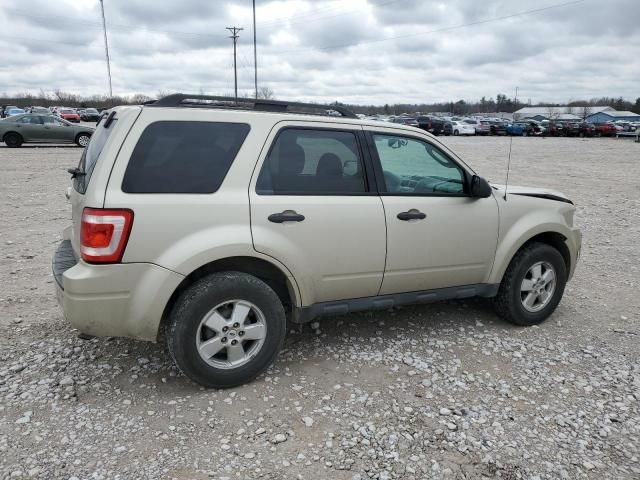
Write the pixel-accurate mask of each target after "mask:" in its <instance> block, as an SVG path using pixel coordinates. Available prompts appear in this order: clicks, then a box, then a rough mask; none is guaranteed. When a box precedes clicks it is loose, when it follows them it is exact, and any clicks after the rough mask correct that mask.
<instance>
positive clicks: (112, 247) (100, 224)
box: [80, 208, 133, 263]
mask: <svg viewBox="0 0 640 480" xmlns="http://www.w3.org/2000/svg"><path fill="white" fill-rule="evenodd" d="M132 223H133V212H132V211H131V210H127V209H121V208H117V209H115V208H114V209H101V208H85V209H84V210H83V211H82V224H81V226H80V256H81V257H82V259H83V260H84V261H85V262H88V263H118V262H120V260H122V255H123V254H124V249H125V247H126V245H127V240H128V239H129V233H130V232H131V225H132Z"/></svg>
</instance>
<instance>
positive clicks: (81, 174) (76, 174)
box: [67, 167, 86, 178]
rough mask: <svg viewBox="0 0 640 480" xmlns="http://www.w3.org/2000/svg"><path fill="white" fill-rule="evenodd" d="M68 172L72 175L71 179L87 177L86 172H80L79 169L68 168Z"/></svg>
mask: <svg viewBox="0 0 640 480" xmlns="http://www.w3.org/2000/svg"><path fill="white" fill-rule="evenodd" d="M67 172H69V173H70V174H71V178H76V177H84V176H85V175H86V172H84V171H83V170H80V169H79V168H78V167H76V168H68V169H67Z"/></svg>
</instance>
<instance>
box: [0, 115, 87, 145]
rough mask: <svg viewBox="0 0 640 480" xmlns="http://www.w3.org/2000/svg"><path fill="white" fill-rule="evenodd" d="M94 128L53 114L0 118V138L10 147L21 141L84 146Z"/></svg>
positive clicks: (19, 143) (20, 143)
mask: <svg viewBox="0 0 640 480" xmlns="http://www.w3.org/2000/svg"><path fill="white" fill-rule="evenodd" d="M94 130H95V128H93V127H85V126H81V125H72V124H71V123H69V122H67V121H66V120H62V119H61V118H57V117H55V116H53V115H39V114H24V115H16V116H13V117H8V118H5V119H3V120H0V140H2V141H3V142H4V143H6V145H7V147H11V148H17V147H20V146H21V145H22V144H23V143H75V144H77V145H79V146H81V147H86V146H87V145H89V140H90V139H91V135H93V132H94Z"/></svg>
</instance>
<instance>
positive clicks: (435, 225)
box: [367, 129, 498, 295]
mask: <svg viewBox="0 0 640 480" xmlns="http://www.w3.org/2000/svg"><path fill="white" fill-rule="evenodd" d="M385 130H386V132H385V131H379V132H368V133H367V138H368V142H369V145H370V149H371V150H372V152H373V157H374V158H373V163H374V170H375V171H376V179H377V183H378V186H379V189H380V195H381V197H382V201H383V203H384V209H385V214H386V220H387V261H386V268H385V273H384V280H383V282H382V289H381V291H380V294H382V295H384V294H392V293H402V292H411V291H420V290H430V289H435V288H444V287H453V286H461V285H472V284H479V283H483V282H485V281H486V279H487V277H488V275H489V273H490V270H491V267H492V265H493V260H494V256H495V251H496V245H497V240H498V205H497V203H496V201H495V199H494V198H493V196H491V197H489V198H471V197H470V196H469V194H468V182H469V180H470V179H469V174H468V173H467V172H466V171H465V170H464V169H463V168H462V167H461V166H460V165H458V164H457V163H456V161H454V160H453V158H452V156H451V155H449V154H447V153H445V151H444V149H443V148H440V147H439V146H437V144H436V143H435V142H431V141H429V140H428V139H427V138H420V137H412V136H407V135H405V134H404V133H403V134H398V133H396V132H397V130H396V131H395V132H394V131H393V130H392V129H385Z"/></svg>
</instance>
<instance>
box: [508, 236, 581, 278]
mask: <svg viewBox="0 0 640 480" xmlns="http://www.w3.org/2000/svg"><path fill="white" fill-rule="evenodd" d="M566 239H567V237H565V236H564V235H562V234H561V233H558V232H545V233H539V234H538V235H536V236H535V237H531V238H530V239H529V240H527V241H526V242H525V243H524V245H522V247H520V249H522V248H524V247H526V246H527V245H529V244H530V243H533V242H538V243H546V244H547V245H549V246H551V247H553V248H555V249H556V250H558V251H559V252H560V254H561V255H562V258H563V259H564V263H565V265H566V266H567V272H569V271H571V253H570V252H569V247H567V244H566V243H565V240H566Z"/></svg>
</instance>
